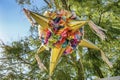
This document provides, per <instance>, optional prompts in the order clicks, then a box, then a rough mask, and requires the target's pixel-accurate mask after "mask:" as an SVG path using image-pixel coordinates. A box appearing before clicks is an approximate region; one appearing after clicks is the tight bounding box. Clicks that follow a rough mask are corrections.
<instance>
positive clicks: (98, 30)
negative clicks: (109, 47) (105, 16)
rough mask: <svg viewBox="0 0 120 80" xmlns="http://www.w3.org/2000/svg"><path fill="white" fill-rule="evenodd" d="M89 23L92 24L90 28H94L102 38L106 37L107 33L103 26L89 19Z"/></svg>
mask: <svg viewBox="0 0 120 80" xmlns="http://www.w3.org/2000/svg"><path fill="white" fill-rule="evenodd" d="M88 25H89V26H90V28H92V29H93V30H94V31H95V32H96V33H97V35H98V36H99V37H100V38H101V39H102V40H104V39H105V34H104V33H103V30H104V29H102V28H100V27H99V26H97V25H96V24H94V22H93V21H91V20H90V21H89V22H88Z"/></svg>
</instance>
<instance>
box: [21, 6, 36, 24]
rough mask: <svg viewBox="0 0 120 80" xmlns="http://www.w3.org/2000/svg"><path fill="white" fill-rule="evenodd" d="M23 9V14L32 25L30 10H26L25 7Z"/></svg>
mask: <svg viewBox="0 0 120 80" xmlns="http://www.w3.org/2000/svg"><path fill="white" fill-rule="evenodd" d="M23 11H24V13H25V15H26V16H27V18H28V20H29V21H30V23H31V24H32V26H34V23H35V22H34V21H33V19H32V18H31V16H30V12H29V11H28V10H27V9H25V8H24V9H23Z"/></svg>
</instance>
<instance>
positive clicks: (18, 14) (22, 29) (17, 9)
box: [0, 0, 45, 42]
mask: <svg viewBox="0 0 120 80" xmlns="http://www.w3.org/2000/svg"><path fill="white" fill-rule="evenodd" d="M33 5H35V6H36V5H37V6H38V7H39V8H42V7H44V6H45V2H44V1H43V0H34V2H33ZM26 7H28V8H29V7H31V6H26ZM30 26H31V24H30V23H29V21H28V20H27V18H26V16H25V15H24V13H23V11H22V7H21V6H20V5H18V4H17V3H16V0H0V40H2V41H4V42H11V41H15V40H19V39H21V38H24V37H25V36H28V35H29V28H30Z"/></svg>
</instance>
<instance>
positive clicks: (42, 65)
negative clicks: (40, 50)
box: [35, 54, 47, 71]
mask: <svg viewBox="0 0 120 80" xmlns="http://www.w3.org/2000/svg"><path fill="white" fill-rule="evenodd" d="M35 58H36V60H37V63H38V65H39V68H40V69H41V70H42V71H43V70H46V71H47V69H46V67H45V66H44V64H43V63H42V62H41V60H40V58H39V56H38V54H35Z"/></svg>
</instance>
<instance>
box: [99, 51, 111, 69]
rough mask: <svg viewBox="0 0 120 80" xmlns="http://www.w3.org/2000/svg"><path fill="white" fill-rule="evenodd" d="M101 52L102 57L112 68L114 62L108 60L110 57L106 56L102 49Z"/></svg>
mask: <svg viewBox="0 0 120 80" xmlns="http://www.w3.org/2000/svg"><path fill="white" fill-rule="evenodd" d="M100 52H101V57H102V59H103V61H105V62H106V63H107V64H108V65H109V67H110V68H112V67H113V65H112V63H111V62H110V61H109V60H108V58H107V57H106V56H105V54H104V52H103V51H102V50H100Z"/></svg>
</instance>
